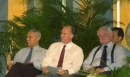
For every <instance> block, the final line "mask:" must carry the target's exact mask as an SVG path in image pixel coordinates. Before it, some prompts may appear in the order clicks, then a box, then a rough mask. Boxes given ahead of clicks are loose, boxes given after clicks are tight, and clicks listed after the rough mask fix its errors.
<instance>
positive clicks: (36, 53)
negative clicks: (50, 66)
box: [14, 46, 46, 70]
mask: <svg viewBox="0 0 130 77" xmlns="http://www.w3.org/2000/svg"><path fill="white" fill-rule="evenodd" d="M29 52H30V47H26V48H23V49H21V50H20V51H18V52H17V54H16V55H15V57H14V62H20V63H24V62H25V60H26V58H27V56H28V54H29ZM45 53H46V49H44V48H41V47H40V46H36V47H34V48H33V51H32V57H31V60H30V62H33V65H34V67H35V68H37V69H39V70H42V69H41V61H42V60H43V57H44V56H45Z"/></svg>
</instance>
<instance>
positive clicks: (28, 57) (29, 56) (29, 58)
mask: <svg viewBox="0 0 130 77" xmlns="http://www.w3.org/2000/svg"><path fill="white" fill-rule="evenodd" d="M32 51H33V48H31V49H30V52H29V54H28V56H27V58H26V60H25V62H24V63H28V62H29V61H30V60H31V57H32Z"/></svg>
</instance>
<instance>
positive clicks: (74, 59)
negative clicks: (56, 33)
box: [42, 42, 84, 74]
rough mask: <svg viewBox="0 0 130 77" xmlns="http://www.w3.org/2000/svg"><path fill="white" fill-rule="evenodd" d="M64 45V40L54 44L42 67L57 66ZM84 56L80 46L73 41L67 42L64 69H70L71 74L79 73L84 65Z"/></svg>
mask: <svg viewBox="0 0 130 77" xmlns="http://www.w3.org/2000/svg"><path fill="white" fill-rule="evenodd" d="M63 46H64V44H63V43H62V42H57V43H54V44H52V45H51V46H50V47H49V49H48V51H47V53H46V56H45V57H44V59H43V61H42V67H45V66H51V67H57V64H58V61H59V57H60V54H61V50H62V48H63ZM83 57H84V55H83V51H82V49H81V48H80V47H79V46H77V45H76V44H74V43H73V42H71V43H69V44H66V47H65V54H64V60H63V65H62V69H63V70H68V71H69V74H74V73H77V72H78V71H79V70H80V67H81V65H82V62H83Z"/></svg>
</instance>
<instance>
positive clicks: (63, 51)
mask: <svg viewBox="0 0 130 77" xmlns="http://www.w3.org/2000/svg"><path fill="white" fill-rule="evenodd" d="M65 47H66V45H64V47H63V48H62V51H61V54H60V58H59V62H58V65H57V67H62V64H63V59H64V53H65Z"/></svg>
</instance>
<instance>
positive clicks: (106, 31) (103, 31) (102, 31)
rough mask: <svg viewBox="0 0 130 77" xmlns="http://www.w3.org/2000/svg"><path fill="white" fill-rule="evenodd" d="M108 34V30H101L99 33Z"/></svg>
mask: <svg viewBox="0 0 130 77" xmlns="http://www.w3.org/2000/svg"><path fill="white" fill-rule="evenodd" d="M106 33H108V30H107V29H101V30H99V31H98V34H106Z"/></svg>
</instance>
